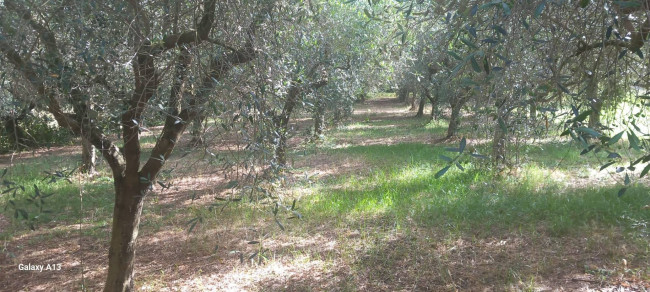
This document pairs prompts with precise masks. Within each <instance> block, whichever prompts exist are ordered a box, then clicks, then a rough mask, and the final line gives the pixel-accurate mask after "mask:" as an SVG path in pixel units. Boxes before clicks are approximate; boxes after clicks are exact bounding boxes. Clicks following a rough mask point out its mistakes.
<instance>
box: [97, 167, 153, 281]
mask: <svg viewBox="0 0 650 292" xmlns="http://www.w3.org/2000/svg"><path fill="white" fill-rule="evenodd" d="M114 180H115V182H114V186H115V206H114V208H113V225H112V229H111V243H110V248H109V251H108V274H107V277H106V283H105V286H104V291H106V292H109V291H110V292H113V291H133V290H134V289H133V288H134V286H133V278H134V277H133V267H134V263H135V248H136V239H137V237H138V229H139V226H140V215H141V214H142V205H143V197H144V193H145V192H146V188H142V187H141V183H140V181H139V180H140V179H139V178H138V177H136V178H133V177H129V178H125V177H122V176H114Z"/></svg>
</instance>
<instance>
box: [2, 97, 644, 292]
mask: <svg viewBox="0 0 650 292" xmlns="http://www.w3.org/2000/svg"><path fill="white" fill-rule="evenodd" d="M413 115H414V113H412V112H409V111H408V107H407V106H404V105H402V104H399V103H397V102H396V101H395V100H394V99H389V98H387V97H386V96H379V97H375V98H373V99H371V100H369V101H367V102H366V103H365V104H362V105H359V106H358V107H357V108H356V110H355V115H354V117H353V119H352V121H351V122H350V123H349V124H347V125H344V126H341V127H339V128H337V129H332V130H331V131H329V132H328V133H327V135H326V137H325V139H324V141H321V142H319V143H318V144H306V143H301V142H300V141H302V140H303V138H301V137H297V138H296V139H294V140H295V141H298V142H297V143H298V145H294V149H295V150H294V151H293V152H292V153H291V157H292V160H293V166H294V169H293V170H292V171H291V173H292V174H293V175H292V176H291V177H290V178H289V179H288V180H287V185H285V186H284V188H283V189H284V190H285V191H284V192H283V196H284V197H285V198H286V201H287V202H291V201H292V199H294V198H295V199H297V204H296V205H297V207H298V211H299V212H300V213H301V214H302V216H303V217H302V219H287V218H286V217H287V216H284V215H283V217H280V218H279V222H280V223H281V224H282V226H283V227H284V228H285V229H286V230H284V231H282V230H281V229H280V228H279V226H278V224H277V223H276V222H275V220H274V219H273V217H272V215H269V211H268V208H265V207H263V206H259V205H252V204H248V203H239V204H229V205H227V206H226V207H224V208H213V209H211V210H210V209H208V208H207V207H208V206H209V205H210V204H212V203H214V202H215V197H222V196H224V195H226V194H227V192H228V189H227V188H226V187H225V185H226V184H227V182H228V181H229V178H225V177H223V175H221V174H218V172H216V171H214V170H212V169H211V168H210V167H209V165H210V163H209V162H206V160H205V159H200V158H201V156H200V155H195V156H192V157H193V159H192V161H193V162H192V163H187V162H186V161H187V159H185V160H180V159H178V158H177V159H175V160H171V161H170V165H169V167H170V168H174V169H176V171H175V172H174V173H175V175H174V176H169V177H168V179H169V180H170V181H172V182H174V187H172V188H171V189H166V190H161V189H158V188H157V189H156V190H155V192H154V194H152V195H151V196H150V197H149V198H148V201H147V204H146V206H145V210H144V211H143V220H142V225H141V229H140V237H139V242H138V251H137V259H136V260H137V264H136V270H137V274H136V279H137V281H136V284H137V286H138V288H139V290H143V291H175V290H190V291H204V290H229V291H240V290H250V291H282V290H285V291H376V290H384V291H395V290H416V291H503V290H512V291H539V290H588V289H602V290H607V289H614V288H616V289H622V291H625V290H626V289H627V290H630V291H636V290H642V289H649V285H650V284H649V283H650V270H649V267H650V247H649V245H648V243H649V240H648V239H649V238H648V236H649V235H650V234H649V230H648V227H647V224H648V222H649V221H650V210H647V209H644V208H643V207H644V206H646V205H648V204H650V195H649V192H648V191H649V188H648V182H647V180H645V181H640V182H639V183H637V184H636V185H635V186H634V187H632V188H630V189H629V190H628V191H627V192H626V193H625V195H624V196H623V197H621V198H619V197H618V196H617V195H616V193H617V192H618V189H619V188H620V187H621V186H620V185H617V181H618V180H620V179H621V177H620V175H621V174H611V175H610V174H608V173H606V172H605V171H603V172H598V171H597V169H598V166H599V161H598V160H597V159H595V158H593V157H588V156H580V155H578V152H579V151H577V150H576V148H574V147H572V146H571V144H570V143H569V142H567V141H564V140H560V139H554V138H553V137H550V138H549V139H544V140H541V142H538V143H535V144H534V145H528V146H521V147H519V148H518V151H517V154H518V155H519V157H518V158H519V160H520V164H519V167H516V168H512V169H509V170H508V171H506V172H502V173H501V174H500V175H495V174H494V172H492V171H489V170H488V166H487V164H486V162H484V161H482V160H480V159H468V160H466V161H465V162H464V164H463V166H464V168H465V171H460V170H458V169H452V170H450V171H449V172H448V173H447V174H446V175H445V176H443V177H442V178H440V179H436V178H434V175H435V174H436V173H437V172H438V170H440V169H441V168H442V167H444V161H443V160H442V159H440V158H439V155H441V154H444V155H450V153H449V152H447V151H445V149H444V148H445V147H450V146H454V145H457V143H458V141H450V142H449V143H447V144H440V143H437V142H436V141H438V138H439V137H441V136H442V135H443V134H444V133H445V130H446V123H445V122H444V120H440V121H433V122H429V120H428V119H426V118H421V119H420V118H412V116H413ZM299 132H305V131H302V130H300V131H299ZM461 135H465V136H466V137H467V138H468V147H469V148H470V149H472V150H475V151H477V152H479V153H486V152H488V149H489V148H488V147H489V145H488V144H486V143H485V141H484V140H481V139H478V138H476V139H474V137H473V136H472V135H471V134H470V133H469V132H468V131H466V132H462V131H461ZM479 136H480V135H479ZM216 148H218V147H216ZM77 151H78V150H77V149H75V148H61V149H54V150H52V151H50V152H47V151H43V152H41V153H34V154H23V155H22V157H18V158H15V159H14V161H13V162H14V164H15V165H14V166H13V167H11V168H10V171H9V172H8V173H7V175H6V176H5V178H6V179H10V180H12V181H14V182H16V183H18V184H21V185H24V186H26V187H27V189H26V192H27V193H33V189H34V187H33V185H36V186H37V187H38V188H39V190H40V191H41V192H43V193H54V194H55V195H53V196H51V197H49V198H47V199H46V200H47V204H46V206H47V207H46V208H47V209H48V210H52V213H42V215H40V216H41V217H39V218H38V219H36V220H35V222H37V226H36V227H37V229H36V231H29V229H28V228H27V227H28V226H27V225H26V224H25V223H24V220H14V219H13V215H14V213H13V212H12V210H11V209H9V210H8V211H5V213H4V214H3V215H2V216H1V217H0V228H1V233H0V236H1V238H2V240H3V249H2V253H1V254H0V269H1V270H0V283H1V284H2V285H0V286H1V287H7V288H6V289H9V290H8V291H18V290H21V289H22V290H26V291H39V290H43V291H47V290H53V289H57V290H58V289H65V290H75V289H81V287H85V288H86V289H88V290H97V289H99V288H100V287H101V284H102V279H103V278H102V277H103V275H104V272H105V265H106V250H107V244H108V243H107V239H108V236H109V231H110V230H109V228H108V226H109V225H110V216H111V211H112V198H113V195H112V183H111V180H110V179H109V178H108V174H107V173H106V170H104V171H103V173H102V174H101V175H99V176H95V177H93V178H88V177H82V176H73V177H72V182H67V181H64V180H59V181H56V182H53V183H49V181H48V180H43V175H42V174H43V173H42V172H43V170H47V171H54V170H61V169H72V168H73V167H74V164H75V162H76V159H77V158H76V157H77V156H78V152H77ZM215 152H216V150H215ZM9 160H10V157H7V156H3V157H1V158H0V163H1V164H2V165H0V166H2V168H4V167H6V166H7V165H8V164H9ZM81 198H82V200H81ZM9 199H10V198H9V196H8V195H7V194H4V195H3V197H2V198H1V199H0V200H1V202H0V203H2V204H3V205H6V204H7V202H8V200H9ZM81 203H83V204H81ZM37 212H38V210H35V209H30V214H36V213H37ZM199 217H200V218H202V222H201V223H200V224H197V226H196V228H195V229H194V230H193V232H192V233H188V232H187V229H188V222H190V220H192V219H193V218H199ZM27 263H32V264H47V263H61V264H62V269H61V270H60V271H43V272H30V271H20V270H18V265H19V264H27ZM82 274H83V277H82Z"/></svg>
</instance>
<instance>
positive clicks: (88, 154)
mask: <svg viewBox="0 0 650 292" xmlns="http://www.w3.org/2000/svg"><path fill="white" fill-rule="evenodd" d="M96 161H97V155H96V153H95V146H94V145H93V144H92V143H91V142H90V141H88V140H87V139H85V138H82V139H81V168H80V171H81V172H82V173H88V174H94V173H95V165H96Z"/></svg>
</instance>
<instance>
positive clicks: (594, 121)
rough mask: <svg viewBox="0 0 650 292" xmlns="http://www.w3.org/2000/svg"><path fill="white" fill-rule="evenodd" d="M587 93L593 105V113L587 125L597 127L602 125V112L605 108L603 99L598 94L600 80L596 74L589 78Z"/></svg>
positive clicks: (592, 127) (591, 105) (590, 103)
mask: <svg viewBox="0 0 650 292" xmlns="http://www.w3.org/2000/svg"><path fill="white" fill-rule="evenodd" d="M586 94H587V99H588V100H589V106H590V107H591V114H590V115H589V122H588V125H587V126H588V127H589V128H591V129H596V128H598V127H599V125H600V112H601V110H602V108H603V101H602V100H601V99H600V97H599V96H598V80H597V79H596V77H595V76H592V77H591V78H590V79H589V85H588V86H587V93H586Z"/></svg>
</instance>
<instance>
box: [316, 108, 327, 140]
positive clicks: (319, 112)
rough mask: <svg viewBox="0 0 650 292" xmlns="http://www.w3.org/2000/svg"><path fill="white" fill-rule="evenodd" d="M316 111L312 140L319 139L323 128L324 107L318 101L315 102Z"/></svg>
mask: <svg viewBox="0 0 650 292" xmlns="http://www.w3.org/2000/svg"><path fill="white" fill-rule="evenodd" d="M315 106H316V110H315V111H314V140H318V139H320V136H321V135H322V134H323V128H324V127H325V123H324V119H325V105H324V104H323V102H322V101H321V100H320V99H319V100H317V101H316V105H315Z"/></svg>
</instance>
